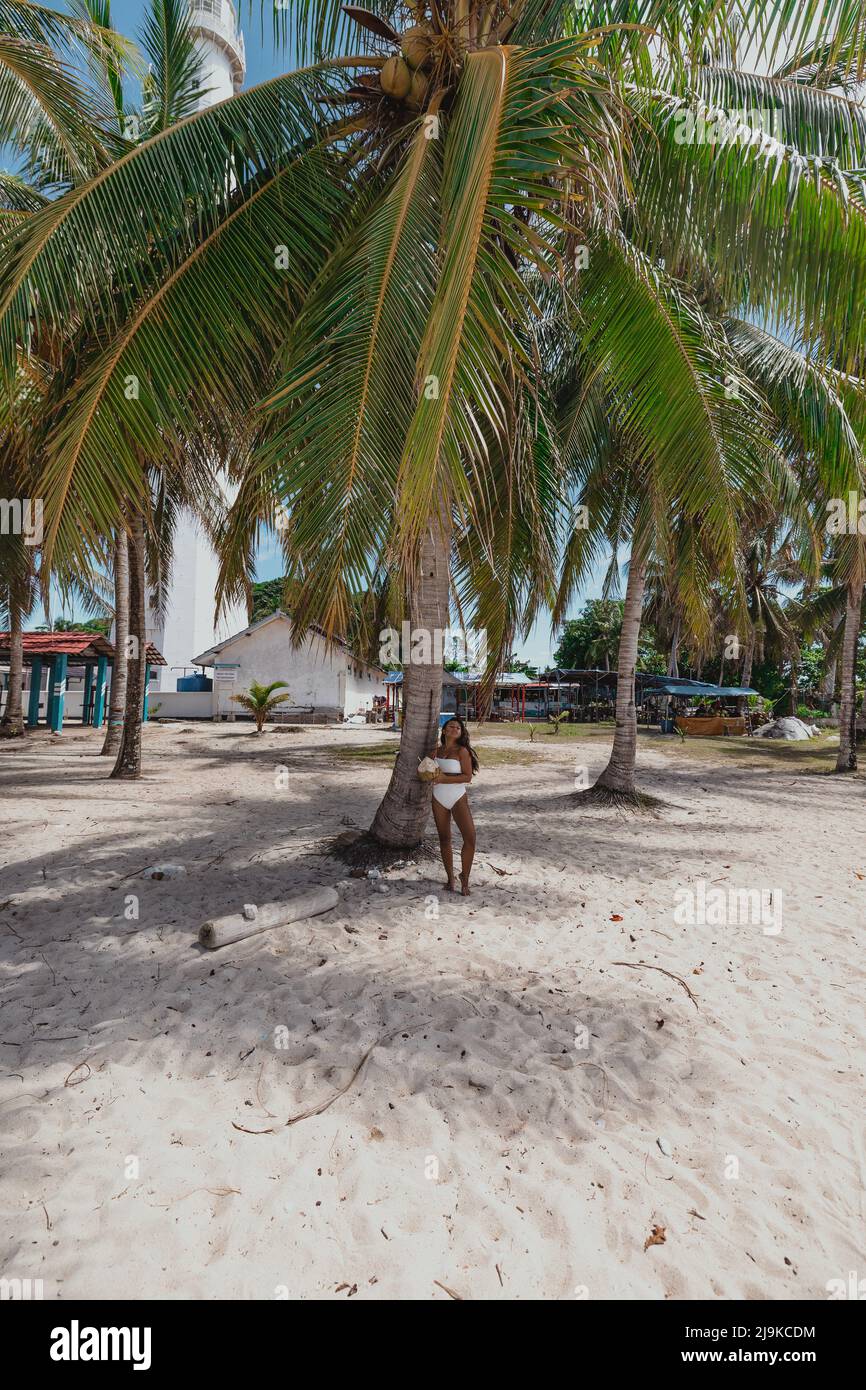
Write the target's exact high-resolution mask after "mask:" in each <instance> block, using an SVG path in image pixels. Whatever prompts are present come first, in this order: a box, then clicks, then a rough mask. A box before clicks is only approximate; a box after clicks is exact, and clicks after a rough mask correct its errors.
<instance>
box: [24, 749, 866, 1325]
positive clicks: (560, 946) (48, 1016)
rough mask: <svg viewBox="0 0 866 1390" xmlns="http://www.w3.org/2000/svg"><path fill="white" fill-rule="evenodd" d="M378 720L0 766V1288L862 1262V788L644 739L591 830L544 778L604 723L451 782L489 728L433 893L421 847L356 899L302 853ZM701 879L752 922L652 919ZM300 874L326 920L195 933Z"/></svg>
mask: <svg viewBox="0 0 866 1390" xmlns="http://www.w3.org/2000/svg"><path fill="white" fill-rule="evenodd" d="M383 741H386V742H387V741H391V742H392V743H393V736H392V735H390V734H387V733H385V732H383V731H378V730H364V729H361V730H357V729H352V730H347V729H340V730H330V731H324V730H310V729H308V730H305V731H304V732H302V733H296V734H290V733H286V732H280V733H268V734H265V735H264V736H263V737H262V738H261V739H256V738H255V736H254V735H253V734H252V733H251V732H250V730H249V727H248V726H244V725H234V726H228V725H227V726H220V727H216V726H213V725H198V726H194V727H190V726H186V727H178V726H162V727H154V726H151V727H149V728H148V729H147V730H146V764H147V775H146V778H145V779H144V780H143V781H142V782H141V783H139V784H129V783H116V782H108V781H106V780H105V773H106V764H105V762H104V761H103V760H100V759H99V758H98V757H97V756H96V750H97V749H98V747H99V742H100V739H99V736H96V735H93V734H90V735H87V734H84V733H81V732H76V731H75V730H70V732H69V733H68V734H66V735H64V737H63V738H62V739H61V740H58V739H53V740H52V739H51V738H50V736H49V735H47V734H45V735H41V734H40V735H38V736H36V737H34V738H30V739H28V740H27V742H26V744H25V745H24V746H18V747H15V748H13V749H9V748H6V749H4V750H3V751H2V753H0V775H2V779H3V791H2V808H3V810H2V815H3V820H4V827H3V832H2V858H3V871H2V885H3V886H2V890H0V953H2V955H0V968H2V977H0V986H2V993H0V1000H2V1015H0V1017H2V1027H0V1128H2V1147H3V1170H4V1173H3V1182H2V1198H0V1276H2V1277H5V1278H22V1279H25V1278H31V1279H42V1280H43V1287H44V1296H45V1298H66V1299H70V1298H90V1299H99V1298H105V1297H118V1296H119V1297H122V1298H128V1299H134V1298H137V1297H151V1298H153V1297H157V1298H193V1299H207V1298H215V1297H222V1298H245V1299H272V1298H281V1297H290V1298H295V1297H299V1298H331V1297H340V1298H345V1297H352V1296H356V1297H358V1298H371V1299H382V1298H400V1297H408V1298H418V1299H428V1298H440V1299H446V1300H447V1299H448V1298H449V1297H460V1298H475V1299H517V1298H521V1299H526V1298H544V1299H583V1298H588V1299H593V1298H623V1299H659V1298H667V1299H683V1298H699V1299H703V1298H751V1299H770V1298H772V1299H786V1298H794V1297H805V1298H809V1299H825V1298H827V1297H828V1291H827V1285H828V1281H831V1280H834V1279H840V1280H842V1281H845V1282H846V1283H847V1280H848V1277H849V1271H854V1270H856V1271H859V1275H860V1277H861V1278H863V1277H864V1276H866V1249H864V1246H866V1240H864V1177H866V1139H864V1114H863V1060H864V1052H863V1038H862V1031H861V1030H862V1024H863V1000H864V973H866V971H864V952H863V928H864V906H863V905H864V898H866V840H864V828H866V818H864V812H863V782H862V780H861V781H856V782H851V781H846V780H845V779H838V778H832V777H822V776H815V775H806V774H803V773H801V772H799V771H798V764H797V762H796V752H795V750H796V748H797V745H791V749H792V752H791V761H790V763H787V762H786V761H785V759H784V757H783V758H779V759H778V760H777V763H776V766H775V767H774V768H773V770H770V771H768V770H766V769H765V768H763V767H759V766H757V765H755V766H751V767H741V766H738V765H736V763H732V762H730V761H725V760H724V759H722V760H718V761H716V760H714V759H713V758H712V757H707V756H706V755H701V756H700V757H697V756H696V757H689V756H687V755H683V752H682V749H681V747H680V749H679V752H678V753H677V754H676V755H674V754H672V753H671V752H670V751H669V746H670V741H668V744H666V745H665V750H664V751H662V748H661V744H660V742H659V741H658V740H656V742H655V743H652V742H650V743H649V744H648V746H647V747H645V748H642V751H641V766H642V770H643V784H644V786H645V788H646V789H647V790H649V791H652V792H654V793H655V794H656V795H657V796H660V797H662V798H664V800H665V802H666V805H665V807H664V809H662V810H661V811H659V812H657V813H656V814H655V815H642V816H639V817H633V816H627V817H624V816H621V815H619V814H617V813H614V812H612V811H603V810H597V809H596V810H587V809H580V810H578V809H576V808H575V806H574V804H573V803H572V802H570V801H569V800H568V796H569V793H570V792H571V790H572V787H573V781H574V768H575V759H576V758H579V759H580V762H581V763H586V764H587V765H588V768H589V770H590V774H591V773H592V772H593V771H595V770H597V769H598V768H599V767H600V766H601V765H602V763H603V761H604V758H605V746H604V744H603V743H602V742H600V741H595V740H589V741H580V746H579V748H578V747H577V745H576V743H574V742H569V743H567V742H565V741H564V740H563V741H561V740H546V739H545V740H543V746H539V743H540V742H542V741H541V740H538V741H536V743H535V744H534V745H533V746H532V748H531V749H530V748H528V747H527V745H521V748H520V754H519V756H520V757H521V758H522V759H524V761H520V762H511V763H504V764H500V765H495V766H488V768H487V770H486V771H485V770H484V768H483V760H484V750H485V747H486V748H488V749H496V748H497V747H498V748H499V750H500V754H501V752H502V750H503V749H511V750H512V751H513V749H514V747H515V745H514V744H513V743H510V744H509V743H506V742H505V741H504V740H501V739H500V740H497V739H496V738H495V737H491V738H487V739H485V740H483V741H482V743H481V748H480V752H481V756H482V775H481V776H480V777H479V778H478V779H477V781H476V784H475V786H474V787H473V790H472V793H471V796H472V804H473V810H474V814H475V817H476V822H477V826H478V840H479V854H478V860H477V873H476V876H475V891H474V894H473V896H472V897H471V899H469V900H463V899H459V898H455V897H453V896H451V895H448V894H445V893H444V892H442V890H441V884H442V874H441V870H440V869H439V868H437V867H436V866H435V865H430V864H408V865H406V866H405V867H403V868H400V869H396V870H394V871H392V872H390V873H389V874H388V875H387V879H386V891H383V892H380V891H377V889H376V887H375V884H374V883H372V882H368V881H366V880H363V881H360V880H358V879H350V878H348V877H347V872H346V870H345V869H344V868H342V867H341V866H340V865H338V864H337V863H336V862H335V861H334V860H333V859H330V858H327V857H324V856H323V855H322V854H321V852H320V851H321V847H322V842H323V841H324V840H325V839H327V838H328V837H329V836H332V835H334V834H337V833H339V832H340V831H341V830H343V829H345V828H346V825H347V824H356V825H358V826H364V825H365V824H367V823H368V822H369V819H370V817H371V815H372V812H373V810H374V808H375V806H376V804H377V801H378V798H379V796H380V794H381V791H382V789H383V788H384V785H385V781H386V777H387V767H386V765H385V764H384V763H380V764H376V763H371V764H368V765H364V764H360V763H356V762H347V761H345V760H341V759H340V758H339V756H338V754H337V750H338V749H340V748H345V747H347V746H349V745H352V744H354V745H358V744H367V745H369V744H372V743H376V742H383ZM783 751H784V750H783ZM166 862H170V863H173V864H178V865H182V866H183V867H184V868H185V870H186V872H185V874H184V875H183V876H182V877H181V878H179V879H173V880H172V879H164V880H162V881H153V880H150V879H147V878H145V877H144V876H143V871H144V870H145V869H146V868H147V867H148V866H152V865H154V864H162V863H166ZM699 880H700V881H702V882H703V883H704V884H706V885H709V887H710V888H714V887H715V888H717V887H722V888H725V889H727V888H728V887H729V886H735V887H741V888H747V889H752V890H759V891H763V892H766V893H767V894H769V893H771V892H772V893H773V895H774V896H773V899H772V908H771V909H769V917H767V916H766V915H765V919H764V921H763V924H762V923H761V922H758V923H755V922H752V923H749V922H745V923H744V922H743V921H736V920H733V921H732V920H728V921H727V922H726V923H722V924H721V925H718V924H717V925H702V924H701V922H700V921H699V920H691V921H686V922H683V920H682V913H683V911H685V909H684V908H683V907H682V903H683V901H684V899H683V898H682V892H681V890H683V889H684V888H688V887H690V886H691V887H692V888H695V889H696V891H698V892H700V891H701V890H699V889H698V888H697V884H698V881H699ZM312 883H331V884H339V885H341V895H342V896H341V903H340V907H339V908H338V909H336V910H335V911H332V912H331V913H329V914H328V915H327V916H323V917H321V918H318V919H315V920H309V921H307V922H304V923H303V924H301V925H297V926H293V927H289V928H286V929H284V930H282V931H275V932H271V933H269V934H267V935H263V936H259V937H257V938H254V939H253V940H251V941H248V942H245V943H242V944H240V945H237V946H231V947H227V948H225V949H223V950H221V951H219V952H205V951H204V950H203V949H202V948H200V947H199V946H198V945H197V944H196V932H197V928H198V926H199V925H200V923H201V922H202V921H203V920H204V919H206V918H208V917H210V916H213V915H215V914H218V913H220V912H222V911H227V910H230V909H233V908H236V907H240V906H241V905H242V904H243V903H248V902H254V903H262V902H265V901H272V900H278V899H279V898H280V896H281V895H284V894H286V893H287V892H289V891H291V890H292V889H293V888H295V887H297V886H299V885H304V884H312ZM780 894H781V904H780V899H779V895H780ZM696 901H697V900H696ZM769 901H770V900H769V898H767V899H765V902H766V903H769ZM678 905H679V906H678ZM780 906H781V909H782V910H781V917H780V916H779V908H780ZM696 912H697V908H696ZM136 914H137V915H136ZM736 915H737V910H735V909H733V908H731V909H729V912H728V916H729V918H731V917H734V918H736ZM770 919H771V920H770ZM768 921H769V922H770V926H769V930H765V927H766V926H767V925H768ZM777 928H780V929H779V930H777ZM629 966H639V968H636V969H631V968H629ZM650 967H652V968H650ZM662 972H671V973H670V974H666V973H662ZM674 976H678V977H679V980H678V979H676V978H673V977H674ZM371 1048H372V1051H370V1049H371ZM368 1053H369V1055H368V1056H367V1060H366V1062H365V1063H364V1065H363V1066H362V1067H361V1069H360V1071H358V1067H359V1063H361V1061H362V1058H364V1057H365V1054H368ZM341 1092H342V1094H340V1093H341ZM328 1101H332V1102H333V1103H331V1104H329V1105H326V1103H327V1102H328ZM322 1106H326V1108H323V1109H322V1110H321V1113H319V1114H313V1115H311V1116H310V1117H309V1118H301V1119H297V1117H298V1116H303V1114H304V1112H305V1111H310V1110H316V1109H318V1108H320V1107H322ZM292 1121H296V1122H294V1123H293V1122H292ZM287 1122H288V1123H287ZM247 1131H256V1132H252V1133H251V1132H247ZM260 1131H266V1132H260ZM267 1131H270V1132H267ZM654 1228H657V1235H656V1240H657V1242H659V1243H655V1244H650V1245H649V1246H648V1247H647V1248H645V1243H646V1242H647V1240H648V1239H649V1238H650V1236H651V1234H652V1232H653V1230H654Z"/></svg>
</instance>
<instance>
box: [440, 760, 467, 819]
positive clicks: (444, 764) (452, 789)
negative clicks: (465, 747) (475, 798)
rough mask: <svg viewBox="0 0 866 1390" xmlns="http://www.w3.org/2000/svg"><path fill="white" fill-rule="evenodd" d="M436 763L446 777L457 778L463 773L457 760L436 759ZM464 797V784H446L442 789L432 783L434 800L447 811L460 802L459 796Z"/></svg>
mask: <svg viewBox="0 0 866 1390" xmlns="http://www.w3.org/2000/svg"><path fill="white" fill-rule="evenodd" d="M436 762H437V763H438V765H439V770H440V771H441V772H444V773H445V776H446V777H459V775H460V773H461V772H462V771H463V768H462V767H461V766H460V759H459V758H437V759H436ZM465 795H466V783H465V782H446V784H445V786H444V787H442V786H439V785H438V784H436V783H434V786H433V796H434V798H435V799H436V801H438V802H439V805H440V806H444V807H445V808H446V809H447V810H449V811H450V810H451V807H452V806H454V805H455V804H456V803H457V802H458V801H459V800H460V798H461V796H465Z"/></svg>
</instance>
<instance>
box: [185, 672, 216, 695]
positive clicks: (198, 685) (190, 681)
mask: <svg viewBox="0 0 866 1390" xmlns="http://www.w3.org/2000/svg"><path fill="white" fill-rule="evenodd" d="M177 688H178V690H194V691H198V692H201V691H204V690H213V681H212V680H211V678H210V676H205V675H203V674H202V673H201V672H200V671H197V672H196V674H195V675H194V676H179V677H178V682H177Z"/></svg>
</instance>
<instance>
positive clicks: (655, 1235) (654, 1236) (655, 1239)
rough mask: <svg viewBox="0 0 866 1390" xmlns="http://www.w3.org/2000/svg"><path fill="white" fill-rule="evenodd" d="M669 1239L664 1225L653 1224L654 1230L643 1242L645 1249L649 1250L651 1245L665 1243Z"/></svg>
mask: <svg viewBox="0 0 866 1390" xmlns="http://www.w3.org/2000/svg"><path fill="white" fill-rule="evenodd" d="M666 1240H667V1236H666V1235H665V1228H664V1226H653V1228H652V1231H651V1232H650V1234H649V1235H648V1236H647V1238H646V1240H645V1241H644V1243H643V1248H644V1251H647V1250H649V1248H650V1246H651V1245H664V1243H665V1241H666Z"/></svg>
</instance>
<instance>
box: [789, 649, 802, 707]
mask: <svg viewBox="0 0 866 1390" xmlns="http://www.w3.org/2000/svg"><path fill="white" fill-rule="evenodd" d="M799 673H800V663H799V661H798V659H797V657H796V656H792V657H791V714H792V715H796V713H797V704H798V703H799V691H798V688H797V677H798V675H799Z"/></svg>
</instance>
